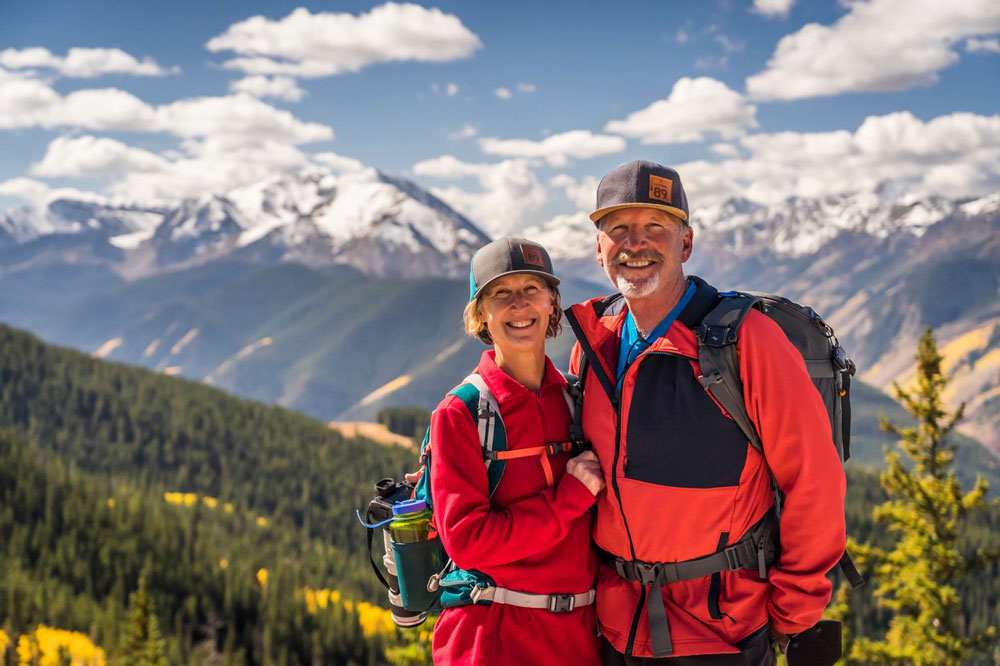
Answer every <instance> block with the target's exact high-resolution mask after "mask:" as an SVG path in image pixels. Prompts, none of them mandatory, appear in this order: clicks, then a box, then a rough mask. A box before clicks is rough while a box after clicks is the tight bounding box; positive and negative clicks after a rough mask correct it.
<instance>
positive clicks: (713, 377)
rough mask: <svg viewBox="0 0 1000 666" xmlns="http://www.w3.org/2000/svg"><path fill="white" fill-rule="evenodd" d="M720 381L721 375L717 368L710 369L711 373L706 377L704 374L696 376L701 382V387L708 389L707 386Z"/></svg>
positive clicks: (721, 379)
mask: <svg viewBox="0 0 1000 666" xmlns="http://www.w3.org/2000/svg"><path fill="white" fill-rule="evenodd" d="M721 381H723V377H722V373H721V372H719V370H718V369H715V370H712V374H710V375H708V376H707V377H706V376H705V375H699V376H698V382H699V383H700V384H701V387H702V388H703V389H708V387H709V386H711V385H712V384H718V383H719V382H721Z"/></svg>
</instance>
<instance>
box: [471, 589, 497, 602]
mask: <svg viewBox="0 0 1000 666" xmlns="http://www.w3.org/2000/svg"><path fill="white" fill-rule="evenodd" d="M496 589H497V588H495V587H491V586H487V587H481V586H479V585H473V587H472V591H471V592H470V593H469V598H470V599H472V603H474V604H478V603H479V602H480V600H482V601H493V594H494V593H495V592H496Z"/></svg>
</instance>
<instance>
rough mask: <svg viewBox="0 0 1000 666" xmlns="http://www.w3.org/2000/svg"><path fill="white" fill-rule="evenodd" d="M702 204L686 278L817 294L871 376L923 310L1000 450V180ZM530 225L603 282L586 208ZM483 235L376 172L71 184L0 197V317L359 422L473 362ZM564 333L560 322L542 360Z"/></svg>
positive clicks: (428, 391) (882, 379) (569, 283)
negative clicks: (121, 189) (77, 192)
mask: <svg viewBox="0 0 1000 666" xmlns="http://www.w3.org/2000/svg"><path fill="white" fill-rule="evenodd" d="M693 213H694V215H693V225H694V228H695V252H694V255H693V256H692V259H691V261H690V262H689V264H688V270H689V272H691V273H694V274H698V275H701V276H703V277H705V278H706V279H708V280H709V281H711V282H712V283H714V284H716V285H717V286H719V287H720V288H738V289H752V290H758V291H770V292H777V293H781V294H783V295H786V296H788V297H790V298H793V299H795V300H799V301H800V302H803V303H807V304H809V305H812V306H814V307H815V308H816V309H817V311H819V312H820V313H821V314H823V315H824V316H825V317H826V318H827V320H828V321H829V322H830V323H831V324H832V325H833V326H834V328H835V329H836V330H837V332H838V335H839V336H840V337H841V339H842V341H843V342H844V343H845V345H846V346H847V348H848V349H849V351H850V352H851V355H852V356H853V357H854V358H855V360H856V361H857V362H858V365H859V368H860V377H861V378H862V379H864V380H865V381H866V382H869V383H871V384H872V385H874V386H875V387H877V388H879V389H881V390H885V391H887V390H889V389H890V388H891V385H892V382H893V381H902V382H905V381H906V380H907V375H908V373H910V372H911V368H912V365H913V363H912V356H913V352H914V349H915V343H916V338H917V336H918V335H919V333H920V331H921V330H922V328H923V326H925V325H931V326H933V327H934V328H935V330H936V332H937V335H938V339H939V342H940V344H941V347H942V351H943V352H944V354H945V356H946V368H947V369H948V371H949V372H951V373H952V374H954V376H955V381H954V383H953V385H952V390H951V393H950V395H949V397H950V398H951V399H952V400H953V401H958V400H966V401H968V402H969V408H968V417H967V419H966V422H965V425H964V428H965V432H967V433H968V434H970V435H973V436H975V437H977V438H978V439H979V440H980V441H982V442H983V443H985V444H986V445H987V446H988V447H990V448H991V449H992V450H993V452H994V453H995V454H998V455H1000V290H998V288H1000V194H994V195H991V196H989V197H985V198H983V199H979V200H975V201H955V200H950V199H945V198H940V197H937V198H927V199H921V200H914V201H906V200H903V199H900V198H898V197H895V196H894V195H893V193H890V192H885V191H883V192H874V193H870V194H868V195H865V196H852V197H834V198H825V199H790V200H788V201H785V202H783V203H782V204H780V205H774V206H761V205H758V204H755V203H753V202H750V201H746V200H730V201H728V202H726V203H725V204H723V205H720V206H716V207H714V208H711V209H698V208H697V206H695V208H694V210H693ZM524 235H526V236H528V237H531V238H533V239H535V240H538V241H540V242H542V243H543V244H544V245H545V246H546V247H547V248H548V249H549V250H550V252H551V253H552V255H553V258H554V260H555V262H556V266H557V270H559V272H560V275H561V276H562V277H564V278H565V280H564V285H565V288H564V290H563V291H564V302H566V303H570V302H573V301H576V300H581V299H584V298H589V297H591V296H595V295H599V294H602V293H607V292H609V291H610V287H609V285H608V284H607V280H606V278H604V276H603V274H602V273H601V272H600V269H599V268H598V267H597V265H596V262H595V261H594V229H593V225H592V224H591V223H590V222H589V221H588V220H586V219H585V217H583V216H563V217H560V218H556V219H555V220H553V221H551V222H550V223H549V224H547V225H543V226H542V227H536V228H534V229H529V230H527V231H525V232H524ZM488 240H489V239H488V237H487V236H486V235H485V234H484V233H483V232H482V231H481V230H480V229H479V228H478V227H476V226H475V224H474V223H472V222H471V221H469V220H468V219H466V218H464V217H463V216H461V215H459V214H458V213H456V212H455V211H453V210H452V209H451V208H449V207H448V206H447V205H446V204H445V203H444V202H442V201H440V200H439V199H437V198H435V197H434V196H433V195H431V194H429V193H427V192H426V191H424V190H422V189H420V188H419V187H418V186H416V185H414V184H413V183H410V182H408V181H405V180H403V179H400V178H396V177H393V176H389V175H386V174H383V173H381V172H378V171H376V170H374V169H366V170H363V171H358V172H353V173H346V174H342V175H334V174H332V173H330V172H328V171H324V170H320V169H310V170H308V171H303V172H300V173H298V174H289V175H283V176H279V177H275V178H272V179H270V180H268V181H265V182H262V183H259V184H256V185H254V186H250V187H245V188H241V189H239V190H234V191H231V192H227V193H222V194H219V195H216V196H207V197H203V198H200V199H192V200H187V201H183V202H180V203H177V204H173V205H163V204H160V203H157V204H149V205H143V204H141V203H135V202H133V203H129V204H123V203H120V202H117V203H116V202H108V201H98V200H92V201H77V200H70V199H65V198H64V199H58V200H55V201H52V202H51V203H50V204H49V205H48V206H47V208H46V209H45V210H43V211H40V212H33V211H29V210H26V209H16V210H10V211H6V212H5V213H0V285H2V286H3V289H2V290H0V320H2V321H6V322H8V323H11V324H13V325H16V326H21V327H24V328H28V329H30V330H32V331H35V332H37V333H38V334H40V335H42V336H43V337H44V338H46V339H48V340H51V341H54V342H58V343H61V344H68V345H71V346H74V347H77V348H80V349H83V350H86V351H88V352H91V353H95V354H97V355H99V356H102V357H105V358H109V359H115V360H121V361H127V362H130V363H137V364H142V365H146V366H148V367H152V368H157V369H160V370H162V371H165V372H168V373H177V374H181V375H183V376H187V377H190V378H194V379H199V380H202V381H208V382H210V383H213V384H215V385H217V386H220V387H223V388H226V389H228V390H231V391H233V392H235V393H237V394H240V395H243V396H248V397H253V398H257V399H261V400H265V401H268V402H277V403H280V404H283V405H287V406H292V407H295V408H297V409H301V410H303V411H305V412H307V413H309V414H312V415H314V416H318V417H320V418H324V419H327V420H329V419H333V418H366V417H370V416H371V415H372V414H373V413H374V411H375V410H376V409H377V408H378V407H379V406H382V405H387V404H416V405H421V406H425V407H431V406H433V405H434V404H435V403H436V401H437V400H438V399H439V398H440V396H441V395H443V393H444V392H445V391H447V390H448V389H449V388H450V387H451V386H452V384H453V383H454V382H455V381H456V380H457V378H459V377H461V376H462V375H464V374H465V372H466V371H467V370H468V369H469V368H470V367H472V365H473V364H474V363H475V361H476V359H477V358H478V355H479V353H480V352H481V350H482V349H483V347H482V345H481V344H480V343H478V342H476V341H474V340H472V339H470V338H468V337H466V336H464V334H463V333H462V330H461V324H460V314H461V310H462V306H463V305H464V301H465V299H466V298H467V296H466V294H467V283H466V281H465V279H464V278H465V275H467V271H468V268H467V267H468V262H469V259H470V257H471V255H472V253H473V252H474V251H475V249H476V248H478V247H479V246H481V245H482V244H484V243H486V242H487V241H488ZM569 345H570V340H569V339H568V336H566V335H564V336H562V337H561V338H560V339H559V340H557V341H556V342H555V343H553V346H552V347H551V348H550V350H551V354H552V356H553V357H554V358H556V359H558V360H564V359H565V358H566V355H567V354H568V350H569Z"/></svg>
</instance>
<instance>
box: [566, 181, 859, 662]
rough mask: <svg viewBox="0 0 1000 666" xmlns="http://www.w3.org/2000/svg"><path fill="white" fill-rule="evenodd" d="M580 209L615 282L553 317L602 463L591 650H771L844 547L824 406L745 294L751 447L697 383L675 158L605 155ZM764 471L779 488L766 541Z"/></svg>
mask: <svg viewBox="0 0 1000 666" xmlns="http://www.w3.org/2000/svg"><path fill="white" fill-rule="evenodd" d="M591 219H592V220H593V221H594V222H595V223H596V225H597V261H598V263H599V264H600V265H601V266H602V267H603V268H604V271H605V272H606V273H607V275H608V278H609V279H610V280H611V283H612V284H613V285H615V287H617V288H618V290H619V292H620V294H615V295H613V296H610V297H607V298H602V299H594V300H592V301H588V302H586V303H582V304H579V305H575V306H573V307H572V308H571V309H570V310H569V311H567V319H568V320H569V322H570V324H571V326H572V327H573V330H574V332H575V333H576V335H577V338H578V343H577V346H576V347H574V351H573V354H572V356H571V368H570V370H571V372H574V373H577V374H579V373H580V371H581V359H584V361H583V363H584V364H585V366H584V368H583V373H584V374H585V375H586V376H585V378H584V387H585V388H584V398H583V400H584V402H583V429H584V433H585V435H586V437H587V439H589V440H590V441H591V442H592V443H593V446H594V450H595V451H596V453H597V456H598V458H599V459H600V462H601V467H602V471H603V473H604V476H605V479H606V480H607V489H606V491H605V492H603V493H602V494H601V495H600V496H599V497H598V505H597V506H598V512H597V518H596V522H595V524H594V532H593V537H594V541H595V543H596V544H597V546H598V548H599V549H600V551H602V552H601V555H602V566H601V569H600V571H599V573H598V585H597V613H598V619H599V622H600V627H601V633H602V635H603V637H604V639H603V640H604V646H603V649H604V660H605V664H629V665H631V664H639V663H642V664H647V663H664V664H670V665H672V666H682V665H686V664H700V665H705V664H747V663H750V664H754V665H758V664H760V665H770V664H773V663H774V660H775V656H774V651H773V649H772V647H771V641H772V640H774V641H775V642H776V643H777V644H778V647H779V649H784V647H785V645H786V644H787V642H788V637H789V636H790V635H793V634H796V633H798V632H800V631H803V630H805V629H808V628H810V627H812V626H813V625H814V624H815V623H816V622H817V621H819V619H820V617H821V615H822V612H823V609H824V608H825V606H826V604H827V603H828V602H829V599H830V593H831V583H830V582H829V581H828V580H827V579H826V577H825V575H826V573H827V572H828V571H829V570H830V569H831V568H833V567H834V565H836V564H837V562H838V560H839V559H840V556H841V554H842V553H843V552H844V542H845V527H844V512H843V499H844V487H845V481H844V474H843V469H842V467H841V464H840V460H839V458H838V455H837V452H836V448H835V447H834V445H833V442H832V440H831V431H830V423H829V420H828V417H827V413H826V411H825V409H824V406H823V404H822V402H821V399H820V396H819V394H818V393H817V391H816V390H815V389H814V388H813V386H812V383H811V381H810V379H809V375H808V373H807V371H806V368H805V364H804V362H803V360H802V358H801V356H800V355H799V354H798V352H796V350H795V349H794V348H793V347H792V346H791V344H790V343H789V342H788V340H787V338H786V337H785V335H784V333H783V332H782V331H781V329H780V328H778V326H777V325H776V324H775V323H774V322H772V321H771V320H770V319H768V318H767V317H766V316H764V315H763V314H761V313H760V312H757V311H755V310H754V311H751V312H750V313H749V315H748V316H747V318H746V320H745V321H744V323H743V325H742V327H741V328H740V329H739V337H738V340H737V342H736V345H735V346H736V350H737V354H738V356H739V359H740V375H741V379H742V381H743V389H744V395H745V402H746V405H747V410H748V412H749V414H750V417H751V419H752V420H753V422H754V425H755V426H756V429H757V432H758V433H760V436H761V439H762V441H763V448H764V455H761V453H760V452H758V451H757V450H756V449H755V448H753V447H752V446H750V445H749V442H748V440H747V437H746V436H745V435H744V434H743V432H742V431H741V430H740V428H739V427H738V426H737V425H736V423H735V422H734V421H733V420H732V419H730V418H729V417H728V415H727V414H726V413H725V412H724V411H723V410H722V409H721V407H719V405H718V404H717V403H716V402H715V401H714V400H713V399H712V397H711V396H710V395H709V394H708V393H707V392H706V391H705V389H704V388H703V387H702V384H701V383H700V382H699V379H698V378H699V375H700V371H699V367H698V360H697V359H698V351H697V340H696V338H695V329H697V326H698V323H699V322H700V320H701V318H702V317H703V316H704V314H705V313H706V312H707V311H708V310H709V309H710V308H711V306H712V305H713V304H714V303H715V302H716V300H717V298H718V292H717V291H716V290H715V289H714V288H712V287H711V286H709V285H708V284H706V283H705V282H704V281H702V280H700V279H699V278H695V277H691V278H689V277H686V276H685V275H684V271H683V264H684V262H686V261H687V260H688V258H689V257H690V256H691V252H692V247H693V232H692V229H691V227H690V226H689V223H688V204H687V197H686V196H685V194H684V188H683V186H682V185H681V180H680V177H679V175H678V174H677V172H676V171H674V170H673V169H670V168H667V167H663V166H660V165H658V164H653V163H651V162H632V163H630V164H626V165H623V166H621V167H619V168H617V169H615V170H614V171H612V172H610V173H609V174H607V175H606V176H605V177H604V179H603V180H602V181H601V183H600V185H599V186H598V189H597V209H596V210H595V211H594V212H593V213H592V214H591ZM765 457H766V461H765ZM769 470H770V471H769ZM771 473H773V475H774V478H775V480H776V481H777V483H778V485H779V487H780V488H781V490H782V491H783V492H784V493H785V501H784V503H783V505H782V511H781V517H780V533H781V540H780V554H779V553H778V552H777V550H778V548H779V546H778V543H777V522H778V519H777V518H776V516H775V513H774V511H773V509H772V506H773V504H774V497H773V492H772V489H771Z"/></svg>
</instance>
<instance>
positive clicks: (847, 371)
mask: <svg viewBox="0 0 1000 666" xmlns="http://www.w3.org/2000/svg"><path fill="white" fill-rule="evenodd" d="M691 279H692V281H694V282H695V284H696V285H697V286H698V288H699V289H709V290H711V292H712V293H713V296H714V298H712V302H711V304H710V305H708V306H707V308H706V310H705V311H704V312H703V313H702V314H701V316H700V317H699V318H698V320H697V321H696V322H695V323H694V325H693V326H690V327H691V328H692V329H694V331H695V338H696V339H697V341H698V365H699V367H700V368H701V376H699V377H698V381H699V382H700V383H701V385H702V387H703V388H704V389H705V390H706V391H707V392H708V393H709V394H710V395H711V396H712V397H713V398H714V399H715V400H716V402H718V403H719V405H721V406H722V408H723V409H724V410H725V411H726V412H727V413H728V414H729V416H730V417H731V418H732V419H733V421H735V422H736V424H737V425H738V426H739V427H740V429H741V430H742V431H743V434H744V435H746V437H747V439H748V440H749V442H750V445H751V446H753V447H754V448H755V449H757V450H758V451H759V452H760V453H761V454H763V453H764V448H763V445H762V443H761V439H760V435H759V434H758V433H757V429H756V427H755V426H754V423H753V421H752V420H751V419H750V416H749V414H748V412H747V408H746V402H745V400H744V392H743V381H742V380H741V379H740V365H739V358H738V357H737V354H736V341H737V339H738V338H739V329H740V326H741V325H742V324H743V321H744V320H745V319H746V316H747V314H748V313H749V312H750V310H751V309H752V308H755V309H757V310H759V311H760V312H762V313H763V314H764V315H765V316H767V317H768V318H770V319H771V320H772V321H774V322H775V323H776V324H778V326H779V328H781V330H782V331H783V332H784V333H785V336H786V337H787V338H788V340H789V342H791V343H792V346H793V347H795V349H796V350H797V351H798V352H799V354H801V355H802V358H803V360H804V361H805V365H806V369H807V371H808V372H809V377H810V378H811V379H812V382H813V385H814V386H815V387H816V389H817V391H818V392H819V394H820V396H821V397H822V399H823V404H824V406H825V407H826V410H827V415H828V417H829V419H830V426H831V429H832V432H833V442H834V445H835V446H836V447H837V452H838V454H839V455H840V460H841V462H846V461H847V459H848V458H850V455H851V454H850V441H851V397H850V388H851V377H852V376H853V375H854V373H855V371H856V367H855V365H854V362H853V361H851V360H850V359H849V358H848V357H847V354H846V352H845V351H844V348H843V347H841V346H840V343H839V342H838V340H837V337H836V335H834V332H833V329H832V328H831V327H830V325H829V324H827V323H826V322H825V321H823V319H822V318H821V317H820V316H819V315H818V314H817V313H816V311H815V310H813V309H812V308H810V307H807V306H802V305H799V304H798V303H794V302H793V301H790V300H788V299H787V298H784V297H782V296H776V295H773V294H760V293H754V292H740V291H726V292H719V293H717V294H715V293H714V292H715V289H714V288H712V287H710V286H709V285H708V284H707V283H705V282H704V281H703V280H702V279H701V278H698V277H692V278H691ZM681 316H683V313H682V315H681ZM573 321H574V320H572V319H571V324H572V323H573ZM575 332H576V333H577V337H580V332H579V331H575ZM583 352H584V350H581V354H580V357H579V363H578V372H579V376H580V379H579V381H578V383H577V386H576V387H575V390H576V391H578V392H579V393H580V394H581V396H582V394H583V381H584V378H585V377H586V375H587V365H588V364H589V360H588V358H587V354H586V353H583ZM598 378H599V379H602V381H603V379H606V378H603V377H602V375H601V373H598ZM581 404H582V402H581ZM581 412H582V409H580V410H577V412H576V413H575V414H574V426H573V427H574V428H575V429H577V430H580V431H582V428H581V427H580V414H581ZM765 460H766V458H765ZM771 486H772V488H773V490H774V496H775V507H774V510H775V516H776V517H778V516H780V513H781V502H782V500H783V497H784V495H783V493H782V491H781V489H780V488H779V487H778V483H777V480H776V479H775V478H774V475H773V474H771ZM839 564H840V568H841V570H842V571H843V573H844V576H845V577H846V579H847V581H848V582H849V583H850V584H851V586H852V587H855V588H856V587H860V586H861V585H863V584H864V579H863V578H862V577H861V574H860V573H858V570H857V568H856V567H855V566H854V562H853V561H852V560H851V557H850V555H848V554H847V552H846V551H845V552H844V554H843V556H842V557H841V558H840V563H839ZM762 567H763V565H762ZM761 575H762V577H763V576H764V572H763V571H762V572H761Z"/></svg>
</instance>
